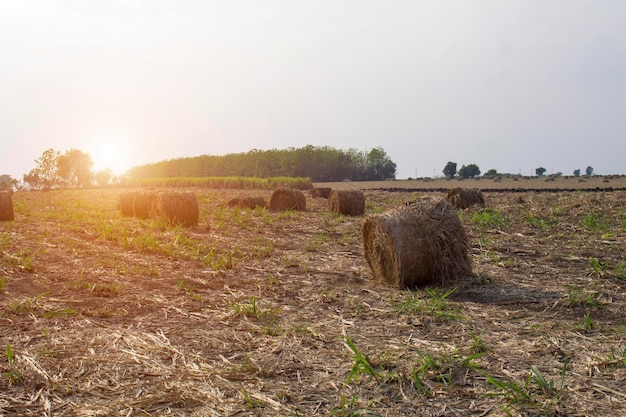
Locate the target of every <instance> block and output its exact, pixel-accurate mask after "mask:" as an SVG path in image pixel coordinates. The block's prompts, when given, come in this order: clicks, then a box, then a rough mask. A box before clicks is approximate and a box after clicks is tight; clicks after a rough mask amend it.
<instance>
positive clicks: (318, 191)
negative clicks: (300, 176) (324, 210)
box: [311, 187, 332, 198]
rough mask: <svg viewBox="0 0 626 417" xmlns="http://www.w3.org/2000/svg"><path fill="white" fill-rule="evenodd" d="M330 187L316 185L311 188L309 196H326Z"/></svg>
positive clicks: (330, 189)
mask: <svg viewBox="0 0 626 417" xmlns="http://www.w3.org/2000/svg"><path fill="white" fill-rule="evenodd" d="M331 191H332V188H330V187H316V188H313V189H312V190H311V197H313V198H328V196H330V192H331Z"/></svg>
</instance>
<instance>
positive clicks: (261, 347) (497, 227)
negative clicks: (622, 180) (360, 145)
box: [0, 179, 626, 416]
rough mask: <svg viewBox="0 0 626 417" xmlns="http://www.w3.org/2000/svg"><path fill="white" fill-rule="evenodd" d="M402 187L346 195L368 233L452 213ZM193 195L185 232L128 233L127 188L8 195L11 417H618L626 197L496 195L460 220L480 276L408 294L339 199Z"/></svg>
mask: <svg viewBox="0 0 626 417" xmlns="http://www.w3.org/2000/svg"><path fill="white" fill-rule="evenodd" d="M507 181H509V180H506V179H505V180H503V181H502V182H500V183H497V184H499V185H502V184H504V186H511V184H513V182H512V181H511V182H510V183H507ZM467 182H468V181H465V183H467ZM555 182H557V181H555ZM615 182H617V181H615ZM400 183H403V181H394V182H385V186H386V187H391V186H393V187H394V191H385V190H382V189H381V187H378V186H376V185H372V184H359V183H345V184H344V185H343V186H345V187H348V186H349V187H353V188H358V187H359V186H360V187H361V189H363V191H364V193H365V197H366V202H367V203H366V209H365V214H366V215H369V214H376V213H383V212H385V211H387V210H389V209H391V208H394V207H397V206H400V205H403V204H404V202H405V201H419V200H422V199H428V200H430V199H435V200H436V199H444V198H445V196H446V194H445V192H442V191H439V190H436V191H411V190H410V188H409V189H408V190H407V189H404V190H402V191H398V190H396V189H395V188H397V187H398V184H400ZM433 183H434V182H431V183H429V184H428V185H432V184H433ZM342 184H343V183H342ZM550 184H553V182H551V183H550ZM572 184H573V185H577V184H582V185H584V184H586V183H577V182H575V180H574V182H572ZM424 185H427V184H426V183H424ZM452 185H453V186H454V187H456V186H463V187H469V185H467V184H462V185H459V184H457V183H454V184H451V186H450V187H449V188H453V187H452ZM332 187H333V189H334V188H338V187H341V184H339V185H337V186H336V185H335V184H333V185H332ZM471 187H472V188H481V189H482V188H483V187H477V186H476V185H474V184H472V185H471ZM193 191H194V192H195V193H196V194H197V196H198V203H199V209H200V218H199V222H198V224H197V225H196V226H192V227H189V228H181V227H175V226H168V225H167V224H166V223H164V222H163V221H159V220H158V219H140V218H135V217H128V216H122V215H121V214H120V212H119V211H118V209H117V191H116V190H52V191H49V192H46V193H41V192H17V193H15V194H14V195H13V202H14V207H15V220H14V221H10V222H2V223H0V256H1V258H0V345H1V348H2V349H1V351H2V352H3V353H2V354H1V355H0V375H1V376H0V415H20V416H41V415H49V416H83V415H84V416H87V415H90V416H91V415H93V416H109V415H122V416H162V415H172V416H235V415H236V416H317V415H322V416H331V415H332V416H350V415H352V416H354V415H362V414H367V415H380V416H407V415H424V416H428V415H432V416H434V415H441V416H444V415H445V416H504V415H507V414H509V415H515V416H517V415H524V416H540V415H547V416H565V415H568V416H570V415H572V416H574V415H575V416H592V415H593V416H617V415H625V414H626V316H625V314H624V311H626V309H625V307H626V191H612V192H593V191H589V192H578V191H566V192H528V191H521V190H518V191H516V192H503V191H492V192H490V191H485V190H484V189H483V193H484V194H485V200H486V207H484V208H482V207H473V208H470V209H467V210H463V211H459V216H460V220H461V222H462V224H463V226H464V227H465V229H466V231H467V235H468V238H469V244H470V251H469V254H470V258H471V261H472V264H473V273H474V274H473V275H472V276H469V277H467V279H466V280H464V281H462V282H461V283H459V284H458V285H457V286H456V287H445V288H436V287H429V288H418V289H417V290H415V291H404V290H398V289H394V288H392V287H388V286H384V285H379V284H376V283H375V281H374V280H373V278H372V272H371V271H370V270H369V268H368V266H367V263H366V261H365V259H364V257H363V245H362V236H361V226H362V223H363V221H364V218H363V217H351V216H343V215H337V214H334V213H329V212H328V210H327V202H326V200H325V199H312V198H307V200H308V201H307V202H306V207H307V211H284V212H282V211H281V212H271V211H269V210H267V209H263V208H256V209H248V208H240V207H232V208H231V207H227V206H226V203H227V202H228V201H229V200H231V199H233V198H234V197H236V196H238V195H239V194H240V190H207V189H201V190H193ZM446 191H447V189H446ZM255 196H258V197H263V198H265V199H266V200H267V199H269V197H270V192H269V191H268V192H262V191H259V192H258V195H255Z"/></svg>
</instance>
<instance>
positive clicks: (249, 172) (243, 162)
mask: <svg viewBox="0 0 626 417" xmlns="http://www.w3.org/2000/svg"><path fill="white" fill-rule="evenodd" d="M396 168H397V166H396V164H395V163H394V162H393V161H392V160H391V159H390V158H389V156H388V155H387V153H386V152H385V150H384V149H383V148H381V147H377V148H373V149H371V150H369V151H359V150H356V149H348V150H341V149H335V148H332V147H330V146H322V147H317V146H312V145H307V146H305V147H302V148H287V149H283V150H278V149H272V150H258V149H253V150H251V151H249V152H245V153H234V154H227V155H223V156H213V155H201V156H195V157H186V158H178V159H171V160H167V161H161V162H156V163H152V164H148V165H143V166H138V167H135V168H133V169H131V170H130V171H129V172H128V174H129V176H130V177H133V178H151V177H157V178H163V177H220V176H228V177H231V176H235V177H256V178H272V177H303V178H304V177H308V178H311V180H312V181H314V182H324V181H343V180H345V179H350V180H353V181H380V180H385V179H387V178H395V175H396Z"/></svg>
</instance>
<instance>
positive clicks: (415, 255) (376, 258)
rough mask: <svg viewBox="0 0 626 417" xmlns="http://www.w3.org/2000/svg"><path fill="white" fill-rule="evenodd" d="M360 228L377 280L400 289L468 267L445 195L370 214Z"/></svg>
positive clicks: (463, 240) (458, 274) (452, 276)
mask: <svg viewBox="0 0 626 417" xmlns="http://www.w3.org/2000/svg"><path fill="white" fill-rule="evenodd" d="M362 233H363V250H364V253H365V259H366V261H367V263H368V265H369V266H370V268H371V270H372V272H373V274H374V278H375V279H376V280H377V281H378V282H381V283H387V284H391V285H392V286H394V287H398V288H400V289H404V288H413V287H416V286H420V285H426V284H433V283H437V284H442V285H444V284H447V283H450V282H453V281H457V280H458V279H460V278H462V277H463V276H465V275H467V274H470V273H471V263H470V260H469V256H468V247H469V244H468V239H467V235H466V233H465V229H464V228H463V225H462V224H461V222H460V221H459V217H458V215H457V213H456V211H454V209H453V208H452V206H450V205H449V204H448V203H446V202H444V201H440V202H438V203H433V202H423V203H421V204H414V205H412V206H411V207H407V208H400V209H395V210H391V211H388V212H386V213H383V214H380V215H375V216H370V217H368V218H367V219H366V220H365V222H364V223H363V227H362Z"/></svg>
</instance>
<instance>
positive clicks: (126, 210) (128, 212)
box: [117, 191, 137, 216]
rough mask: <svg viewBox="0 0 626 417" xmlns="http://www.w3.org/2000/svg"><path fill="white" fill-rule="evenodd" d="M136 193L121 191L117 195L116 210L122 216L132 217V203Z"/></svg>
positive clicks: (133, 212)
mask: <svg viewBox="0 0 626 417" xmlns="http://www.w3.org/2000/svg"><path fill="white" fill-rule="evenodd" d="M136 194H137V192H136V191H123V192H120V193H118V194H117V208H118V209H119V211H120V213H122V216H133V215H134V214H135V211H134V209H133V202H134V201H135V195H136Z"/></svg>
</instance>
